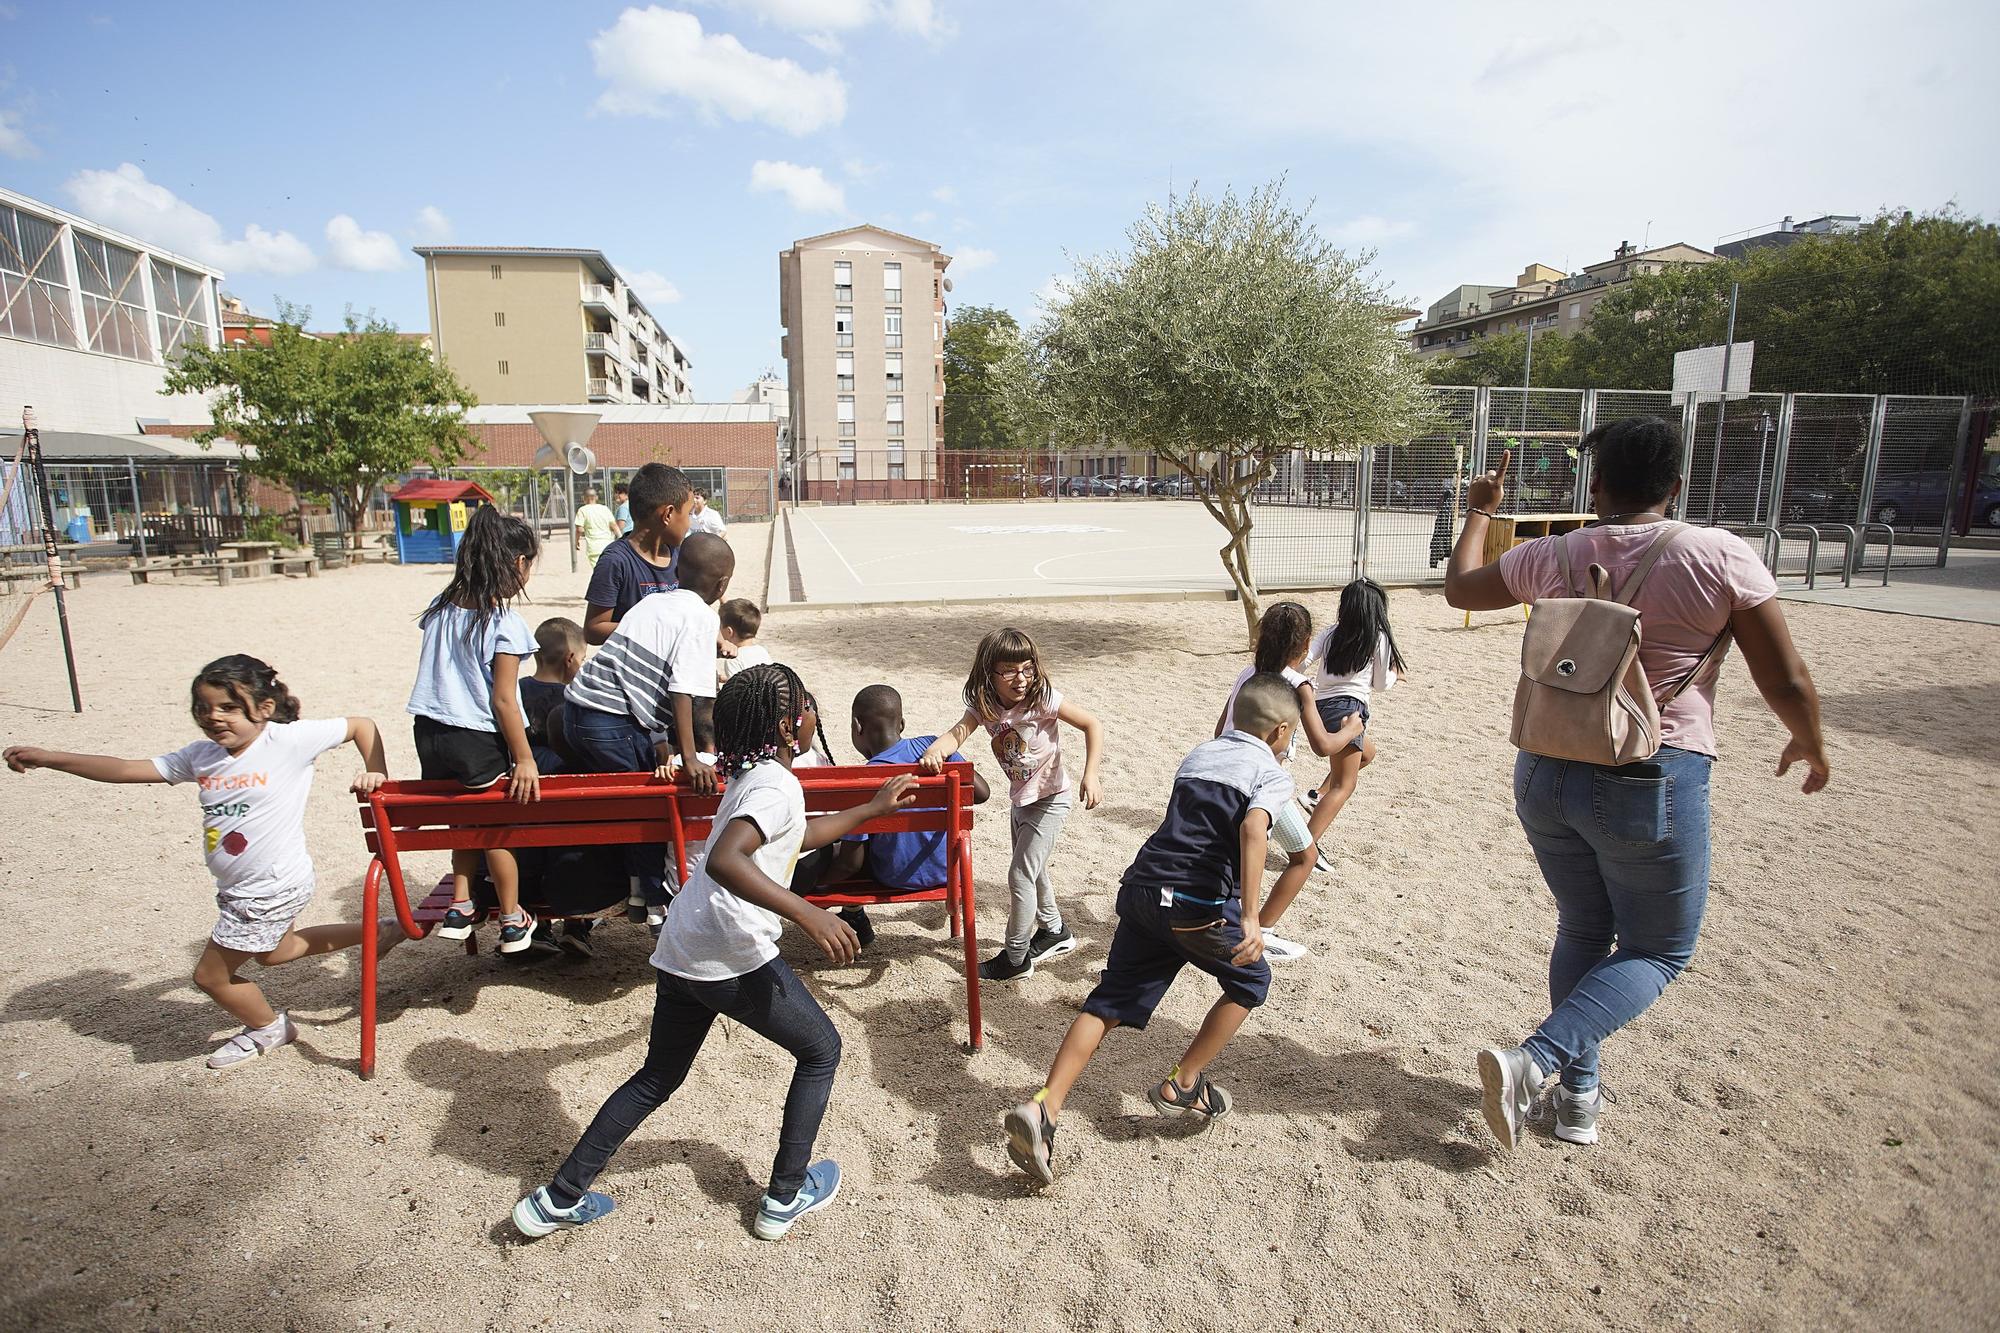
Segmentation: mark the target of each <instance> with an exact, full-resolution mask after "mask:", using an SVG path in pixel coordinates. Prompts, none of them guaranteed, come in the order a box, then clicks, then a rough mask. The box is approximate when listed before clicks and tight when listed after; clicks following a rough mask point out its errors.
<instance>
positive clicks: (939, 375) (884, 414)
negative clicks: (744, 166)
mask: <svg viewBox="0 0 2000 1333" xmlns="http://www.w3.org/2000/svg"><path fill="white" fill-rule="evenodd" d="M950 263H951V256H950V255H948V254H945V253H944V251H943V250H942V249H940V248H939V247H938V246H936V245H933V244H932V243H931V242H929V241H920V240H918V239H916V238H915V237H914V236H904V235H902V234H900V233H898V232H893V231H888V230H886V229H884V228H881V227H870V226H861V227H848V228H846V229H844V230H842V231H833V232H827V233H826V234H825V235H822V236H808V237H806V238H805V239H804V240H801V241H794V242H793V243H792V246H791V248H790V249H788V250H786V251H785V252H784V253H782V254H780V255H779V256H778V294H779V295H778V300H779V305H778V318H779V320H780V322H781V323H782V324H783V325H784V328H785V336H784V344H783V346H784V355H785V366H786V370H787V371H788V377H787V378H788V388H789V391H790V395H791V403H790V406H791V418H792V429H791V446H792V460H791V461H792V464H793V474H794V476H795V477H796V478H797V485H798V487H799V496H800V498H801V499H810V498H813V490H814V487H815V486H816V485H818V484H820V483H823V482H824V483H834V484H838V483H844V482H862V483H875V485H873V486H870V487H867V488H866V493H868V494H875V495H880V496H881V497H882V498H895V497H897V496H899V495H901V494H903V493H904V492H903V490H902V488H901V487H900V486H899V485H898V484H899V483H904V482H909V483H919V482H922V481H925V480H926V479H929V478H933V477H935V476H936V472H937V442H938V435H939V432H940V428H941V426H942V424H943V414H944V407H943V403H944V318H945V303H944V298H945V293H946V292H948V291H950V290H951V283H950V281H949V280H948V279H946V277H945V276H944V271H945V269H946V267H947V266H949V265H950ZM910 491H911V493H920V488H918V487H916V486H912V487H911V488H910Z"/></svg>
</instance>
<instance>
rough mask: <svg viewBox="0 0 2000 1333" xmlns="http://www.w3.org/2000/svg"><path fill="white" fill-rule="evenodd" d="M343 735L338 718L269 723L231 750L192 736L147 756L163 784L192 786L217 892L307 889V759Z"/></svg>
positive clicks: (343, 722)
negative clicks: (239, 750) (152, 756)
mask: <svg viewBox="0 0 2000 1333" xmlns="http://www.w3.org/2000/svg"><path fill="white" fill-rule="evenodd" d="M346 740H347V719H346V718H341V717H335V718H325V719H322V720H319V721H310V722H307V721H301V722H272V723H270V724H268V725H267V726H265V728H264V733H263V734H262V735H261V736H259V737H258V738H257V739H256V740H254V741H251V742H250V744H249V745H247V746H245V747H244V749H243V753H241V754H238V755H232V754H230V753H229V751H227V750H225V749H223V748H222V747H221V746H220V745H218V744H216V743H215V742H214V741H211V740H199V741H195V742H194V743H193V744H191V745H184V746H182V747H181V748H180V749H178V750H175V751H174V752H173V753H171V754H163V755H160V756H159V757H158V758H156V759H154V760H153V767H154V768H156V769H158V770H159V773H160V776H161V777H162V778H165V779H166V780H167V781H168V782H174V783H181V782H192V783H194V784H195V787H196V789H197V795H198V796H199V797H200V799H201V829H202V854H203V855H204V856H205V857H206V858H207V861H208V870H209V873H210V874H212V875H214V876H215V888H216V896H217V897H218V898H233V899H239V900H240V899H252V900H255V899H273V898H288V897H291V896H293V895H295V894H298V893H300V892H301V891H307V890H310V889H311V888H312V885H313V866H312V857H311V856H310V855H308V854H307V852H306V830H305V818H306V796H307V795H308V793H310V792H311V791H312V776H313V760H315V759H317V758H319V756H320V755H322V754H324V753H325V752H326V751H328V750H331V749H334V748H336V747H338V746H340V745H342V744H345V743H346Z"/></svg>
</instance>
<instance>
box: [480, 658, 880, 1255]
mask: <svg viewBox="0 0 2000 1333" xmlns="http://www.w3.org/2000/svg"><path fill="white" fill-rule="evenodd" d="M715 723H716V739H717V744H718V747H719V749H720V752H721V766H722V768H723V769H724V771H725V772H727V773H728V774H729V789H728V791H727V792H726V793H725V794H724V796H723V798H722V804H721V806H720V808H719V809H718V810H717V811H716V815H715V822H714V826H713V828H712V830H711V832H710V834H709V837H708V842H707V848H706V855H705V856H704V857H703V858H702V862H701V868H700V869H699V870H697V871H695V873H694V874H693V875H692V876H691V877H690V878H689V880H688V882H687V886H686V887H685V888H683V889H682V890H681V892H680V893H679V894H678V895H677V896H676V897H675V898H674V901H673V905H672V907H671V908H670V909H669V910H668V913H667V924H666V929H665V930H663V931H662V932H661V933H660V942H659V945H658V946H657V947H656V948H655V949H654V950H653V958H652V962H653V967H654V970H655V976H654V981H655V983H656V984H657V988H658V989H657V991H656V994H655V998H654V1003H653V1027H652V1039H651V1045H650V1046H649V1047H648V1049H647V1052H646V1063H645V1065H644V1066H643V1067H641V1068H640V1070H639V1072H638V1073H636V1074H634V1075H632V1077H631V1078H629V1079H627V1080H626V1081H625V1083H624V1084H623V1086H621V1087H620V1088H619V1089H618V1090H617V1091H616V1092H614V1093H612V1094H611V1097H610V1098H609V1100H607V1101H606V1102H605V1103H604V1106H603V1107H602V1109H600V1110H599V1111H598V1113H597V1115H596V1116H595V1117H594V1118H593V1119H592V1120H591V1122H590V1125H589V1127H588V1128H587V1129H585V1130H584V1132H583V1137H582V1138H581V1139H579V1140H578V1141H577V1145H576V1147H575V1148H573V1149H571V1150H570V1154H569V1157H568V1158H567V1159H566V1160H565V1161H564V1162H563V1164H562V1166H561V1168H559V1169H558V1170H557V1172H556V1174H555V1178H554V1179H553V1180H552V1181H550V1183H549V1184H548V1185H547V1186H545V1187H543V1188H540V1189H537V1190H535V1191H534V1192H532V1193H530V1194H529V1195H527V1196H526V1197H525V1198H523V1199H522V1200H521V1201H520V1202H519V1203H518V1204H516V1205H515V1206H514V1225H515V1226H516V1227H518V1228H520V1230H521V1231H522V1232H523V1234H525V1235H528V1236H546V1235H548V1234H549V1233H550V1232H552V1231H555V1230H558V1229H560V1228H563V1227H578V1226H583V1225H584V1224H586V1223H589V1222H594V1221H596V1220H597V1219H598V1218H600V1217H603V1216H604V1215H605V1214H606V1213H608V1212H610V1211H611V1209H612V1207H613V1204H612V1201H611V1199H610V1198H609V1197H608V1196H606V1195H603V1194H599V1193H597V1192H595V1191H593V1190H592V1189H591V1188H590V1186H591V1182H593V1181H594V1180H595V1179H596V1178H597V1176H598V1174H599V1173H600V1172H601V1171H603V1169H604V1167H605V1165H606V1164H607V1163H608V1162H609V1161H610V1160H611V1156H612V1154H613V1153H615V1152H617V1151H618V1148H619V1146H620V1145H621V1144H623V1143H624V1142H625V1140H626V1139H627V1138H628V1137H630V1136H631V1134H632V1132H633V1131H634V1130H636V1129H637V1128H638V1127H639V1125H640V1123H641V1122H642V1121H644V1120H645V1118H646V1117H647V1116H648V1115H650V1114H651V1113H652V1112H653V1111H654V1110H656V1109H657V1108H658V1107H659V1106H660V1105H661V1103H663V1102H665V1101H666V1100H667V1098H669V1097H670V1096H672V1095H673V1093H674V1090H675V1089H676V1088H678V1087H680V1085H681V1083H682V1081H683V1080H685V1079H686V1078H687V1074H688V1070H689V1069H690V1068H691V1067H692V1066H693V1064H694V1058H695V1055H696V1053H697V1052H698V1051H700V1049H701V1045H702V1042H703V1041H704V1040H705V1039H706V1038H707V1036H708V1032H709V1029H710V1028H711V1027H712V1026H714V1023H715V1020H716V1018H717V1017H718V1016H721V1017H726V1018H733V1019H735V1020H736V1021H737V1022H739V1023H741V1024H742V1025H743V1026H744V1027H746V1028H748V1029H750V1030H751V1031H752V1032H755V1033H757V1034H758V1035H759V1036H761V1037H764V1038H766V1039H767V1040H769V1041H772V1042H774V1043H776V1044H777V1045H779V1046H781V1047H783V1048H784V1049H785V1050H786V1051H787V1052H789V1053H790V1054H791V1055H792V1056H793V1057H794V1059H796V1061H797V1062H798V1063H797V1067H796V1069H795V1070H794V1071H793V1074H792V1083H791V1089H790V1091H789V1092H788V1093H787V1095H786V1097H785V1114H784V1121H783V1124H782V1126H781V1128H780V1129H779V1132H778V1153H777V1157H776V1159H775V1160H774V1161H773V1162H772V1164H771V1177H770V1185H769V1188H768V1189H767V1190H766V1191H765V1194H764V1198H763V1201H762V1203H761V1204H760V1205H759V1206H758V1209H757V1217H756V1221H755V1222H754V1223H753V1225H752V1230H753V1231H754V1232H755V1234H756V1235H757V1237H758V1238H759V1239H762V1240H778V1239H780V1238H781V1237H783V1236H784V1235H785V1233H786V1232H788V1231H790V1230H791V1229H792V1226H793V1224H794V1223H796V1222H797V1221H798V1220H799V1219H800V1218H801V1217H804V1216H805V1215H806V1214H807V1213H810V1212H814V1211H816V1210H818V1209H820V1208H824V1207H825V1206H826V1205H827V1204H829V1203H831V1202H833V1199H834V1196H835V1195H836V1194H838V1193H839V1192H840V1166H839V1164H838V1163H836V1162H834V1161H832V1160H831V1159H829V1160H826V1161H821V1162H814V1163H812V1165H811V1166H808V1165H807V1162H808V1160H809V1159H810V1157H811V1155H812V1146H813V1140H814V1138H815V1137H816V1136H817V1135H818V1133H819V1125H820V1121H821V1119H822V1118H823V1117H824V1116H825V1114H826V1104H827V1099H828V1097H829V1096H830V1095H831V1093H832V1091H833V1075H834V1070H835V1069H836V1068H837V1067H838V1065H839V1063H840V1034H839V1032H837V1031H836V1030H835V1029H834V1026H833V1023H832V1020H830V1019H828V1018H827V1016H826V1011H825V1010H824V1009H822V1008H820V1006H819V1002H818V1001H816V1000H815V999H813V997H812V993H811V992H810V991H808V990H807V989H806V988H805V986H804V984H803V983H801V982H800V981H799V979H798V976H797V975H796V974H795V973H794V972H793V971H792V969H791V968H790V967H789V966H787V965H786V963H785V961H784V960H783V959H782V958H780V957H779V956H778V937H779V935H780V934H781V933H782V932H783V930H784V923H785V922H786V921H787V920H789V921H791V922H793V923H794V924H796V925H797V926H799V927H800V929H802V930H804V931H805V932H806V934H807V935H808V936H810V937H811V939H812V941H813V943H815V944H817V945H818V946H819V947H820V949H821V950H822V951H823V952H824V953H825V954H826V956H827V957H828V958H830V959H832V960H833V961H834V962H836V963H847V962H852V961H853V959H854V956H855V953H856V952H857V950H859V948H860V941H859V940H858V939H856V937H855V934H854V931H853V930H852V929H850V928H849V927H848V926H847V925H845V924H844V923H843V922H842V921H841V920H840V919H839V918H838V917H836V916H834V915H833V914H832V913H831V912H827V911H825V910H823V909H821V908H818V907H814V906H813V905H812V904H810V903H808V902H807V901H806V900H805V899H803V898H801V897H799V896H798V895H796V894H794V893H792V892H791V891H790V890H789V889H787V888H786V887H785V885H786V883H787V882H788V881H789V880H790V879H791V875H792V867H793V866H794V865H795V864H796V863H797V862H798V859H799V854H800V852H801V851H811V850H814V849H816V848H819V847H824V846H826V845H828V844H830V843H832V842H835V841H837V840H838V839H839V838H840V837H841V836H842V835H844V834H847V833H851V832H853V831H854V830H855V829H856V828H859V827H860V826H861V825H862V824H863V823H865V822H866V821H868V820H870V819H876V818H880V817H881V816H883V815H887V814H890V813H893V812H894V811H895V810H896V809H897V808H898V807H899V806H901V805H906V804H908V803H909V802H910V801H912V800H914V799H915V798H916V792H915V791H914V790H913V788H914V787H915V785H916V779H915V778H912V777H910V776H908V775H907V774H906V775H903V776H899V777H894V778H891V779H889V781H888V782H886V783H884V784H883V785H882V789H881V790H880V791H879V792H877V793H876V795H875V798H874V799H873V800H871V801H869V802H868V803H867V804H865V805H859V806H855V807H854V808H852V809H849V810H844V811H842V812H840V813H839V814H836V815H827V816H824V817H822V818H819V819H815V820H812V821H810V822H808V821H807V819H806V802H805V792H804V789H803V788H801V787H800V786H799V780H798V779H797V778H796V777H794V776H792V760H793V758H794V757H795V756H797V755H800V754H804V753H808V752H809V751H810V748H811V746H812V739H813V733H814V732H816V731H817V730H818V729H819V714H818V711H817V710H816V709H815V708H814V706H813V703H812V699H811V696H810V695H809V694H807V692H806V689H805V686H804V685H803V684H801V683H800V681H799V678H798V676H797V675H796V674H795V673H793V671H792V670H791V668H789V667H786V666H781V665H777V664H766V665H763V666H757V667H752V668H750V669H749V670H746V671H744V672H742V673H740V674H739V675H737V676H736V677H734V678H733V679H732V680H731V681H730V682H729V684H728V685H726V686H724V687H723V690H722V693H721V695H720V696H719V697H718V699H717V701H716V710H715Z"/></svg>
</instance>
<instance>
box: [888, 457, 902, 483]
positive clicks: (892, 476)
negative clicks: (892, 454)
mask: <svg viewBox="0 0 2000 1333" xmlns="http://www.w3.org/2000/svg"><path fill="white" fill-rule="evenodd" d="M889 480H890V481H901V480H903V465H902V464H901V463H900V462H898V461H896V460H895V459H891V460H890V461H889Z"/></svg>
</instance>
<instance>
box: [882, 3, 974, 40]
mask: <svg viewBox="0 0 2000 1333" xmlns="http://www.w3.org/2000/svg"><path fill="white" fill-rule="evenodd" d="M886 7H887V9H888V17H889V26H890V27H892V28H900V29H902V30H903V31H904V32H913V33H915V34H916V35H917V36H919V37H923V38H927V39H929V40H931V41H941V40H943V39H944V38H946V37H950V36H952V35H953V34H954V33H955V32H957V31H958V29H957V27H956V26H955V25H953V24H952V23H951V22H949V21H948V20H946V19H945V18H944V17H943V16H942V15H940V14H939V13H938V12H937V5H936V4H934V3H933V0H888V4H887V6H886Z"/></svg>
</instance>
